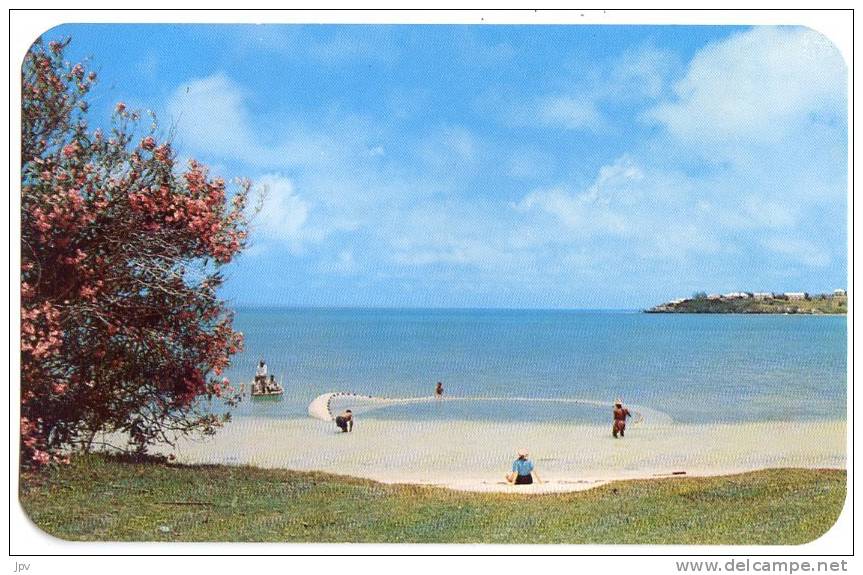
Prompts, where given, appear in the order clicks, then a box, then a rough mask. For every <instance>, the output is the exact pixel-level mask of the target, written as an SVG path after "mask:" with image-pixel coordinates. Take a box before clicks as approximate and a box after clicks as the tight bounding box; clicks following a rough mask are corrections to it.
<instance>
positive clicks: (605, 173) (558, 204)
mask: <svg viewBox="0 0 863 575" xmlns="http://www.w3.org/2000/svg"><path fill="white" fill-rule="evenodd" d="M643 178H644V173H643V172H642V170H641V169H640V168H639V167H638V166H637V165H635V163H634V162H633V161H632V159H631V158H629V157H628V156H624V157H621V158H619V159H618V160H616V161H615V162H614V163H612V164H609V165H606V166H603V167H602V168H600V170H599V174H598V175H597V177H596V180H595V181H594V183H593V184H592V185H591V186H590V187H589V188H587V189H586V190H585V191H583V192H581V193H578V194H572V193H570V192H568V191H567V190H565V189H564V188H561V187H555V188H550V189H540V190H534V191H533V192H530V193H529V194H527V195H526V196H525V197H524V198H522V199H521V201H519V202H517V203H515V204H513V207H515V208H516V209H517V210H519V211H529V210H532V209H539V210H542V211H544V212H546V213H548V214H551V215H553V216H554V217H555V218H557V219H558V220H559V221H560V222H562V223H563V224H564V225H565V226H567V227H568V228H570V229H572V230H573V231H575V232H577V233H578V234H579V235H591V234H597V233H610V234H614V235H619V234H625V233H627V231H628V229H629V228H630V221H632V220H635V219H636V218H634V217H633V218H630V217H629V216H628V215H627V214H626V206H631V205H633V204H634V203H637V201H638V199H637V198H635V197H632V198H627V197H626V196H638V197H640V196H641V195H642V194H641V193H640V190H639V188H638V187H636V186H635V184H636V183H637V182H638V181H640V180H642V179H643ZM632 216H635V214H632Z"/></svg>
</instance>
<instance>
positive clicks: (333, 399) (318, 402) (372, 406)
mask: <svg viewBox="0 0 863 575" xmlns="http://www.w3.org/2000/svg"><path fill="white" fill-rule="evenodd" d="M437 402H440V403H441V404H449V403H454V402H458V403H465V404H470V403H478V404H479V403H491V402H498V403H502V404H530V405H542V404H547V405H549V406H551V405H572V406H586V407H590V408H593V409H596V410H600V409H602V410H608V412H609V414H610V411H611V409H612V402H610V401H600V400H593V399H579V398H541V397H468V396H446V397H444V398H437V397H435V396H433V395H430V396H420V397H375V396H371V395H363V394H359V393H352V392H346V391H337V392H330V393H324V394H322V395H319V396H318V397H316V398H315V399H314V400H313V401H312V402H311V403H310V404H309V415H310V416H311V417H314V418H316V419H320V420H322V421H332V420H333V419H334V418H335V416H336V415H337V414H339V413H341V412H343V411H344V410H345V409H350V410H351V411H352V412H353V413H354V414H355V415H359V414H363V413H369V412H372V411H378V410H383V409H386V408H393V407H397V406H407V405H413V404H417V405H420V404H433V403H437ZM627 408H628V409H629V410H630V412H631V413H632V416H633V420H632V423H633V424H635V425H637V424H640V423H643V422H645V421H648V422H650V423H652V424H667V423H670V422H671V421H672V419H671V417H670V416H669V415H668V414H666V413H664V412H662V411H660V410H656V409H651V408H647V407H643V406H638V405H628V406H627Z"/></svg>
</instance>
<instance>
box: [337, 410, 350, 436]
mask: <svg viewBox="0 0 863 575" xmlns="http://www.w3.org/2000/svg"><path fill="white" fill-rule="evenodd" d="M336 425H338V426H339V429H341V430H342V433H347V432H348V431H353V430H354V414H353V412H352V411H351V410H350V409H346V410H345V411H344V413H342V414H341V415H337V416H336Z"/></svg>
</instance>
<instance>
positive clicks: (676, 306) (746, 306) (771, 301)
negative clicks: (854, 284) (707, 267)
mask: <svg viewBox="0 0 863 575" xmlns="http://www.w3.org/2000/svg"><path fill="white" fill-rule="evenodd" d="M644 311H645V313H781V314H810V315H825V314H847V313H848V294H847V293H846V292H845V290H844V289H837V290H833V293H822V294H809V293H806V292H785V293H773V292H732V293H726V294H707V293H705V292H699V293H695V294H693V295H692V297H689V298H682V299H675V300H671V301H669V302H666V303H663V304H660V305H657V306H654V307H652V308H649V309H646V310H644Z"/></svg>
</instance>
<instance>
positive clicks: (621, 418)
mask: <svg viewBox="0 0 863 575" xmlns="http://www.w3.org/2000/svg"><path fill="white" fill-rule="evenodd" d="M627 417H632V414H631V413H629V410H628V409H626V408H625V407H623V402H622V401H621V400H619V399H618V400H616V401H615V402H614V423H613V424H612V427H611V435H613V436H614V438H615V439H617V434H618V433H619V434H620V437H623V433H624V431H626V418H627Z"/></svg>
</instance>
